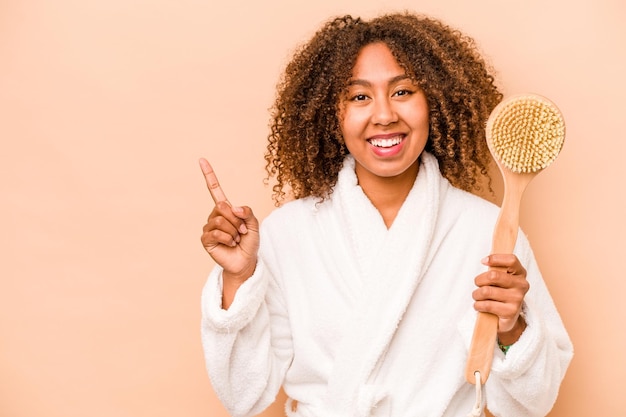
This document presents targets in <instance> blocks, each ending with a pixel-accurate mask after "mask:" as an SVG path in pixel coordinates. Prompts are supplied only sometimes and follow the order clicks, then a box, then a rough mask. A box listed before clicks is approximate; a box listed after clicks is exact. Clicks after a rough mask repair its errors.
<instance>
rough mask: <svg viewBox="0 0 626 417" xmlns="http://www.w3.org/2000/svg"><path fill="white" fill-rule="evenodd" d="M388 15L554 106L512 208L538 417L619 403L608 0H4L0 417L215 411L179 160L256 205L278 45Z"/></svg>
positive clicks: (613, 34)
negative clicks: (535, 321) (527, 304)
mask: <svg viewBox="0 0 626 417" xmlns="http://www.w3.org/2000/svg"><path fill="white" fill-rule="evenodd" d="M405 8H408V9H411V10H415V11H419V12H424V13H427V14H430V15H433V16H436V17H440V18H442V19H444V20H445V21H446V22H448V23H449V24H451V25H453V26H456V27H458V28H460V29H461V30H463V31H464V32H466V33H468V34H470V35H471V36H473V37H474V38H475V39H476V40H477V42H478V44H479V46H480V48H481V49H482V51H483V52H484V54H485V56H486V57H487V58H488V60H489V61H490V62H491V63H492V64H493V65H494V66H495V67H496V69H497V70H498V82H499V83H500V85H501V86H502V89H503V91H504V92H505V94H507V95H508V94H512V93H516V92H524V91H534V92H539V93H541V94H544V95H546V96H547V97H549V98H551V99H552V100H553V101H555V102H556V103H557V104H558V105H559V107H560V108H561V110H562V111H563V113H564V115H565V119H566V123H567V139H566V143H565V147H564V149H563V152H562V154H561V155H560V156H559V158H558V159H557V161H556V162H555V163H554V164H553V166H551V167H549V168H548V169H547V170H546V171H545V172H543V173H542V174H541V175H540V176H539V177H538V178H537V179H535V180H534V182H533V183H532V184H531V185H530V187H529V190H528V191H527V193H526V196H525V199H524V204H523V213H522V226H523V228H524V230H525V232H526V233H527V234H528V236H529V238H530V241H531V243H532V244H533V247H534V249H535V252H536V256H537V258H538V260H539V263H540V265H541V267H542V270H543V273H544V276H545V280H546V282H547V284H548V286H549V288H550V290H551V292H552V294H553V297H554V299H555V302H556V304H557V306H558V308H559V310H560V312H561V314H562V317H563V320H564V322H565V324H566V327H567V329H568V331H569V332H570V335H571V337H572V339H573V342H574V345H575V351H576V353H575V357H574V360H573V362H572V364H571V367H570V369H569V371H568V373H567V375H566V377H565V381H564V382H563V385H562V389H561V394H560V397H559V400H558V401H557V404H556V406H555V408H554V410H553V412H552V413H551V414H550V416H552V417H572V416H603V417H607V416H608V417H610V416H624V415H626V397H625V396H624V395H623V394H624V385H623V381H624V380H626V359H625V358H626V355H625V354H624V347H625V346H626V331H624V321H625V320H626V307H625V305H626V303H625V302H624V300H623V299H624V294H625V293H626V280H624V278H623V269H624V268H623V266H622V264H621V263H622V261H623V260H624V249H625V244H624V236H625V235H626V226H625V224H626V222H624V220H623V215H624V213H626V207H625V203H624V201H625V199H624V191H625V187H624V179H625V178H626V172H625V168H624V167H625V166H626V164H624V162H623V161H622V159H623V158H624V154H625V153H626V138H625V135H624V129H623V120H624V110H625V107H626V106H625V104H624V97H625V96H626V88H625V87H624V81H623V76H624V74H625V73H626V58H625V56H624V54H625V52H624V51H625V50H626V29H625V25H624V23H623V22H624V19H625V18H626V6H625V3H624V2H623V1H621V0H613V1H611V0H588V1H577V0H554V1H549V2H547V1H538V0H530V1H525V2H508V1H502V0H500V1H495V0H475V1H471V2H467V1H454V0H423V1H410V2H409V1H399V0H397V1H385V2H382V1H373V0H350V1H343V2H337V1H336V0H318V1H315V2H313V1H301V2H298V1H287V0H268V1H265V2H258V1H252V0H249V1H242V2H219V3H217V2H215V1H214V0H209V1H193V0H180V1H175V2H174V1H167V0H90V1H78V0H74V1H72V0H55V1H43V0H32V1H26V0H23V1H19V0H4V1H3V2H0V140H1V143H2V148H1V152H0V186H1V189H0V192H1V194H0V196H1V199H2V200H1V203H0V210H1V211H0V214H1V215H0V226H1V228H0V231H1V237H0V257H1V262H0V416H3V417H5V416H6V417H35V416H44V415H45V416H47V417H85V416H89V417H105V416H106V417H109V416H116V417H126V416H137V417H139V416H141V417H143V416H150V417H159V416H163V417H165V416H167V417H170V416H173V415H177V416H186V417H194V416H197V417H200V416H211V417H223V416H226V415H227V414H226V412H225V411H224V409H223V407H222V406H221V405H220V404H219V402H218V400H217V399H216V397H215V396H214V394H213V391H212V389H211V387H210V384H209V381H208V377H207V375H206V371H205V369H204V360H203V357H202V351H201V346H200V335H199V326H200V305H199V302H200V292H201V289H202V286H203V284H204V281H205V278H206V276H207V274H208V272H209V271H210V269H211V268H212V266H213V264H212V262H211V260H210V258H209V257H208V255H207V254H206V253H205V252H204V250H203V248H202V246H201V245H200V242H199V236H200V233H201V227H202V225H203V224H204V222H205V219H206V217H207V215H208V214H209V211H210V209H211V207H212V202H211V200H210V197H209V194H208V192H207V191H206V187H205V185H204V180H203V178H202V175H201V173H200V170H199V168H198V166H197V159H198V158H199V157H201V156H204V157H207V158H209V159H210V160H211V162H212V163H213V165H214V167H215V169H216V171H217V173H218V174H219V176H220V179H221V182H222V186H223V188H224V189H225V191H226V192H227V194H228V196H229V198H230V200H231V201H233V202H234V203H236V204H246V205H249V206H251V207H253V209H254V210H255V212H256V213H257V215H258V216H259V217H260V218H263V217H264V216H266V215H267V213H269V211H270V210H272V208H273V202H272V201H271V198H270V194H271V191H270V190H269V189H268V188H266V187H265V186H264V185H263V177H264V172H263V166H264V163H263V162H264V161H263V151H264V147H265V140H266V139H265V138H266V136H267V133H268V128H267V125H268V111H267V109H268V108H269V107H270V105H271V103H272V99H273V96H274V87H275V84H276V82H277V81H278V77H279V75H280V72H281V69H282V68H283V66H284V65H285V63H286V59H287V58H288V56H289V54H290V53H291V52H292V51H293V49H294V48H295V47H296V46H297V45H298V44H299V43H300V42H302V41H303V40H305V39H306V38H308V37H309V36H310V35H311V34H312V33H313V31H314V30H315V29H316V28H318V27H319V25H320V24H321V23H322V22H323V21H325V20H326V19H327V18H329V17H331V16H334V15H337V14H344V13H351V14H354V15H361V16H364V17H371V16H372V15H374V14H377V12H379V11H394V10H402V9H405ZM281 407H282V405H280V404H277V405H275V406H273V407H272V408H271V409H270V410H268V411H266V412H265V413H264V414H263V415H264V416H266V417H270V416H279V415H282V411H281Z"/></svg>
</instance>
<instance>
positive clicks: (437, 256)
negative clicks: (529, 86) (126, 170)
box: [201, 14, 572, 417]
mask: <svg viewBox="0 0 626 417" xmlns="http://www.w3.org/2000/svg"><path fill="white" fill-rule="evenodd" d="M493 81H494V80H493V77H492V76H491V75H490V73H489V71H488V69H487V66H486V65H485V63H484V61H483V60H482V59H481V57H480V56H479V54H478V53H477V51H476V48H475V46H474V45H473V43H472V41H471V40H470V39H469V38H467V37H465V36H463V35H461V34H460V33H458V32H457V31H454V30H452V29H450V28H449V27H447V26H446V25H444V24H442V23H440V22H438V21H435V20H432V19H428V18H424V17H420V16H415V15H411V14H392V15H385V16H381V17H379V18H376V19H373V20H371V21H369V22H366V21H363V20H360V19H353V18H351V17H350V16H345V17H342V18H337V19H335V20H333V21H330V22H328V23H327V24H326V25H325V26H323V27H322V28H321V29H320V30H319V31H318V32H317V33H316V34H315V36H314V37H313V38H312V39H311V40H310V41H309V42H308V43H307V44H306V45H304V46H303V47H302V48H301V49H300V50H299V51H298V52H297V53H296V54H295V55H294V57H293V59H292V61H291V62H290V64H289V65H288V66H287V68H286V71H285V75H284V78H283V80H282V81H281V83H280V85H279V89H278V90H279V91H278V98H277V100H276V103H275V106H274V111H273V124H272V130H271V134H270V136H269V144H268V151H267V154H266V160H267V169H268V173H269V174H270V175H271V176H275V177H276V180H277V184H276V185H275V187H274V191H275V194H274V195H275V198H276V200H277V202H283V200H284V199H285V197H286V193H287V192H289V193H290V194H291V197H293V201H290V202H287V203H284V204H283V205H282V206H281V207H280V208H278V209H277V210H275V211H274V212H273V213H272V214H270V216H268V218H266V219H265V221H264V222H263V227H262V228H261V230H260V232H259V223H258V221H257V219H256V218H255V217H254V215H253V213H252V211H251V209H250V208H248V207H233V206H232V205H231V204H230V203H228V201H227V200H226V197H225V195H224V193H223V192H222V190H221V188H220V187H219V183H218V182H217V178H216V177H215V174H214V173H213V171H212V169H211V167H210V165H209V164H208V162H207V161H206V160H201V167H202V170H203V172H204V174H205V176H206V178H207V184H208V186H209V189H210V190H211V193H212V195H213V198H214V200H215V202H216V205H215V208H214V210H213V211H212V212H211V214H210V216H209V219H208V222H207V224H206V225H205V227H204V233H203V235H202V242H203V245H204V247H205V248H206V250H207V251H208V253H209V254H210V255H211V256H212V257H213V259H214V260H215V262H216V263H217V266H216V268H215V269H214V271H213V272H212V273H211V275H210V277H209V279H208V282H207V284H206V287H205V289H204V292H203V300H202V308H203V321H202V335H203V345H204V350H205V356H206V360H207V368H208V372H209V374H210V377H211V381H212V384H213V387H214V389H215V391H216V393H217V395H218V396H219V398H220V399H221V401H222V402H223V403H224V405H225V406H226V407H227V409H228V410H229V412H230V413H232V415H234V416H252V415H255V414H258V413H259V412H261V411H262V410H263V409H265V408H266V407H267V406H268V405H269V404H271V403H272V402H273V401H274V399H275V397H276V394H277V392H278V390H279V389H280V387H281V385H282V386H284V390H285V392H286V394H287V395H288V397H289V400H288V402H287V404H286V411H287V414H288V415H289V416H307V417H313V416H319V417H327V416H399V417H406V416H461V415H466V414H467V412H468V411H469V410H470V409H471V408H472V405H473V403H474V387H473V386H472V385H470V384H468V383H467V382H465V379H464V366H465V361H466V359H467V352H468V348H469V343H470V341H471V336H472V331H473V324H474V321H475V317H476V311H484V312H489V313H493V314H496V315H497V316H498V317H499V328H498V340H499V343H500V345H502V346H505V347H504V348H503V349H502V351H501V350H496V353H495V354H494V362H493V368H492V373H491V376H490V378H489V380H488V381H487V384H486V392H487V403H488V408H489V409H490V410H491V412H492V413H494V414H495V415H506V416H543V415H545V414H547V413H548V411H549V410H550V409H551V407H552V405H553V403H554V401H555V399H556V395H557V392H558V388H559V385H560V382H561V380H562V378H563V376H564V374H565V370H566V368H567V366H568V364H569V361H570V359H571V356H572V347H571V342H570V340H569V338H568V336H567V333H566V331H565V329H564V328H563V325H562V322H561V320H560V318H559V316H558V313H557V311H556V309H555V307H554V305H553V302H552V300H551V298H550V296H549V293H548V291H547V289H546V287H545V284H544V282H543V280H542V278H541V275H540V272H539V270H538V267H537V264H536V262H535V259H534V257H533V254H532V251H531V249H530V247H529V244H528V241H527V240H526V239H525V238H524V236H523V234H520V236H521V237H520V238H519V239H518V242H517V246H516V250H515V252H516V253H515V254H492V255H489V256H486V257H485V255H487V254H488V253H489V249H490V243H491V234H492V231H493V226H494V224H495V220H496V217H497V214H498V209H497V207H496V206H494V205H492V204H490V203H488V202H486V201H484V200H482V199H480V198H478V197H476V196H475V195H473V194H471V193H470V192H472V191H477V190H479V188H480V186H481V184H484V181H483V178H484V177H485V176H486V175H487V168H488V164H489V154H488V150H487V147H486V144H485V132H484V125H485V122H486V119H487V117H488V116H489V114H490V112H491V110H492V109H493V108H494V107H495V105H496V104H497V103H498V102H499V101H500V100H501V98H502V96H501V94H500V93H499V92H498V90H497V89H496V87H495V86H494V82H493ZM487 184H489V182H487ZM481 259H482V262H481ZM523 265H524V266H523ZM487 267H499V270H489V271H486V269H487ZM472 298H473V300H472ZM505 353H506V354H505Z"/></svg>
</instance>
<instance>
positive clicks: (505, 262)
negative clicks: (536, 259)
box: [481, 253, 524, 274]
mask: <svg viewBox="0 0 626 417" xmlns="http://www.w3.org/2000/svg"><path fill="white" fill-rule="evenodd" d="M481 262H482V263H483V265H487V266H489V267H491V268H503V269H504V270H506V272H508V273H510V274H513V273H514V274H520V273H522V272H524V267H523V266H522V264H521V263H520V261H519V259H517V256H515V255H514V254H512V253H495V254H491V255H489V256H487V257H485V258H483V259H482V260H481Z"/></svg>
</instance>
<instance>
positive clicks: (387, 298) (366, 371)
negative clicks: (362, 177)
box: [328, 153, 447, 416]
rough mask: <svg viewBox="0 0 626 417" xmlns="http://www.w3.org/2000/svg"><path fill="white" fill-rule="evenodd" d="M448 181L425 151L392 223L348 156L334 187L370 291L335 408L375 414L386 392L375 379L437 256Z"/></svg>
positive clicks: (345, 355)
mask: <svg viewBox="0 0 626 417" xmlns="http://www.w3.org/2000/svg"><path fill="white" fill-rule="evenodd" d="M446 184H447V183H446V182H445V181H444V180H443V179H442V178H441V176H440V174H439V168H438V165H437V161H436V159H435V158H434V157H433V156H432V155H429V154H427V153H423V154H422V157H421V165H420V170H419V174H418V177H417V179H416V181H415V184H414V186H413V189H412V190H411V192H410V193H409V195H408V197H407V199H406V201H405V203H404V204H403V206H402V208H401V210H400V212H399V213H398V216H397V217H396V219H395V221H394V223H393V225H392V227H391V228H390V229H389V230H387V228H386V227H385V225H384V222H383V220H382V217H381V216H380V213H379V212H378V211H377V210H376V208H375V207H374V206H373V205H372V204H371V203H370V201H369V199H368V198H367V196H365V194H364V193H363V191H362V190H361V188H360V187H359V186H358V184H357V179H356V175H355V172H354V160H352V159H351V158H348V159H347V160H346V163H345V165H344V168H343V170H342V171H341V172H340V176H339V180H338V183H337V186H336V188H335V191H334V193H333V201H334V204H338V205H339V206H340V207H339V208H340V210H336V211H334V212H335V213H337V212H338V213H340V214H339V215H340V216H341V219H340V224H342V225H343V226H344V227H345V233H347V238H348V239H350V242H349V245H348V246H349V247H350V248H353V250H354V252H353V253H352V254H351V258H352V260H353V261H354V262H355V263H356V265H353V267H352V268H347V269H345V270H351V271H358V273H359V274H360V277H354V279H360V280H362V281H363V292H362V294H360V295H359V299H358V300H357V302H356V306H357V307H356V308H355V310H354V315H353V317H352V318H351V319H350V320H348V324H347V326H346V329H345V332H344V336H343V338H342V341H341V342H340V348H339V349H338V354H337V356H336V361H335V364H334V369H333V372H332V374H331V377H330V380H329V384H328V396H329V398H328V400H329V401H328V405H329V414H330V415H334V416H368V415H370V413H371V410H372V408H373V407H375V406H376V405H377V404H378V403H380V402H381V401H382V400H383V399H384V397H385V396H386V394H385V393H384V392H381V391H379V390H377V389H376V387H373V386H371V385H368V380H369V379H370V377H371V376H373V375H372V374H373V373H374V374H375V369H376V367H377V364H379V362H380V361H381V360H382V358H384V355H385V353H386V351H387V348H388V346H389V343H390V342H391V339H392V338H393V335H394V333H395V331H396V329H397V327H398V325H399V324H400V321H401V320H402V316H403V315H404V312H405V311H406V309H407V306H408V304H409V303H410V300H411V298H412V296H413V293H414V292H415V290H416V288H417V286H418V285H419V282H420V281H421V278H422V276H423V274H424V272H425V271H426V269H427V266H428V263H429V261H430V259H431V258H432V254H431V253H430V252H431V250H430V248H431V245H430V243H431V241H432V238H433V231H434V227H435V223H436V221H437V212H438V207H439V194H440V191H441V187H442V186H445V185H446Z"/></svg>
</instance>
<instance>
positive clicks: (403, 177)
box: [356, 160, 419, 229]
mask: <svg viewBox="0 0 626 417" xmlns="http://www.w3.org/2000/svg"><path fill="white" fill-rule="evenodd" d="M418 169H419V160H418V161H416V162H415V164H413V165H411V166H410V167H409V169H407V170H406V171H404V172H403V173H402V174H400V175H397V176H394V177H378V176H375V175H372V174H371V173H369V172H367V171H365V169H363V167H361V166H360V165H359V164H357V165H356V176H357V178H358V180H359V185H360V186H361V189H362V190H363V192H364V193H365V195H366V196H367V198H369V200H370V201H371V202H372V204H373V205H374V207H376V209H377V210H378V212H379V213H380V215H381V216H382V218H383V221H384V222H385V226H387V229H389V228H390V227H391V225H392V224H393V221H394V220H395V219H396V216H397V215H398V212H399V211H400V208H401V207H402V204H403V203H404V200H406V197H407V196H408V195H409V192H410V191H411V189H412V188H413V184H414V183H415V179H416V178H417V172H418Z"/></svg>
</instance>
